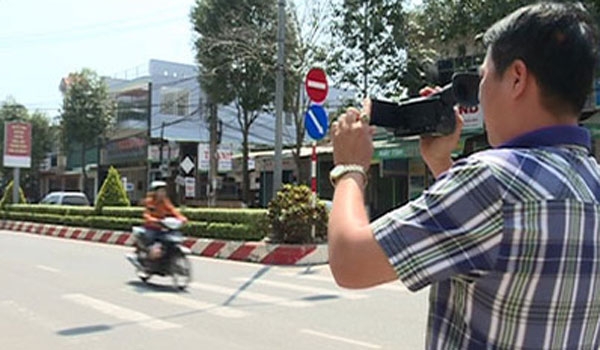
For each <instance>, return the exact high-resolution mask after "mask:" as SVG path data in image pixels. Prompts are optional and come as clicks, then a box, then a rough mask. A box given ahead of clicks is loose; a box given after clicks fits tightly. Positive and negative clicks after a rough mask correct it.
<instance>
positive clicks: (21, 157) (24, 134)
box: [4, 122, 31, 168]
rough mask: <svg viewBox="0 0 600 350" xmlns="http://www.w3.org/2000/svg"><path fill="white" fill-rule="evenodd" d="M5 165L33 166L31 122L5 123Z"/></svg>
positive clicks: (16, 166)
mask: <svg viewBox="0 0 600 350" xmlns="http://www.w3.org/2000/svg"><path fill="white" fill-rule="evenodd" d="M4 166H5V167H9V168H30V167H31V124H29V123H22V122H7V123H4Z"/></svg>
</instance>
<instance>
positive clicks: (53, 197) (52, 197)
mask: <svg viewBox="0 0 600 350" xmlns="http://www.w3.org/2000/svg"><path fill="white" fill-rule="evenodd" d="M40 204H58V196H57V195H54V194H53V195H48V196H46V198H44V199H42V201H41V202H40Z"/></svg>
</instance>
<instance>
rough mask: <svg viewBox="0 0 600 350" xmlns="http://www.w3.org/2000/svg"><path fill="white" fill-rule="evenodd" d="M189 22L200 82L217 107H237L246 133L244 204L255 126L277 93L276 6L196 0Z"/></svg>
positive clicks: (260, 0)
mask: <svg viewBox="0 0 600 350" xmlns="http://www.w3.org/2000/svg"><path fill="white" fill-rule="evenodd" d="M191 21H192V24H193V25H194V32H195V34H196V35H197V39H196V41H195V48H196V60H197V61H198V64H199V66H200V83H201V84H202V86H203V89H204V90H205V91H206V92H207V95H208V98H209V100H210V102H211V103H213V104H228V103H231V102H233V103H235V106H236V107H237V111H238V123H239V126H240V130H241V132H242V149H243V150H242V154H243V157H242V158H243V160H242V172H243V200H244V201H245V202H246V203H249V202H250V200H251V199H250V175H249V172H248V155H249V149H250V145H249V134H250V128H251V126H252V124H253V123H254V122H255V121H256V119H257V118H258V117H259V115H260V113H261V112H263V111H264V110H265V109H266V106H268V105H269V104H271V103H272V101H273V99H274V91H275V79H274V74H273V71H274V67H275V57H276V40H275V34H276V30H275V28H276V24H277V9H276V2H274V1H270V0H196V3H195V6H194V8H193V9H192V13H191Z"/></svg>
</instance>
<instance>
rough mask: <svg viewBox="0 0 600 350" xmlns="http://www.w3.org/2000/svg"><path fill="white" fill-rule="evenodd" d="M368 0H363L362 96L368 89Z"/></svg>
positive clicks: (366, 94)
mask: <svg viewBox="0 0 600 350" xmlns="http://www.w3.org/2000/svg"><path fill="white" fill-rule="evenodd" d="M369 6H370V4H369V1H368V0H367V1H365V8H364V10H365V12H364V16H365V17H364V20H365V23H364V25H365V26H364V29H363V30H364V33H363V34H364V38H363V74H364V76H363V78H364V81H363V98H367V96H369V95H368V90H369V30H370V29H369Z"/></svg>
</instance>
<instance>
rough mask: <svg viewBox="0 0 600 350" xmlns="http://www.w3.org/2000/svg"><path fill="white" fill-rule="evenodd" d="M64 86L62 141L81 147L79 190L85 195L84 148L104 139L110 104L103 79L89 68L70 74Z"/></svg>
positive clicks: (107, 126)
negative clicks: (80, 185)
mask: <svg viewBox="0 0 600 350" xmlns="http://www.w3.org/2000/svg"><path fill="white" fill-rule="evenodd" d="M64 83H65V84H64V85H61V88H62V92H63V107H62V113H61V115H60V124H61V127H62V133H63V141H64V142H65V144H67V143H73V142H74V143H77V144H79V145H81V152H80V155H81V175H82V180H83V186H82V191H83V192H85V193H87V171H86V169H85V168H86V164H85V153H86V147H85V145H88V144H90V143H95V142H97V140H98V138H99V137H101V136H105V134H106V132H107V131H108V129H109V127H110V126H111V124H112V121H113V118H114V116H113V110H114V108H113V101H112V100H111V99H110V97H109V94H108V87H107V85H106V83H105V81H104V79H102V78H101V77H99V76H98V75H97V74H96V73H95V72H94V71H92V70H90V69H83V70H81V71H80V72H76V73H70V74H69V76H68V77H67V78H66V79H65V80H64ZM65 148H66V147H65Z"/></svg>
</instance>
